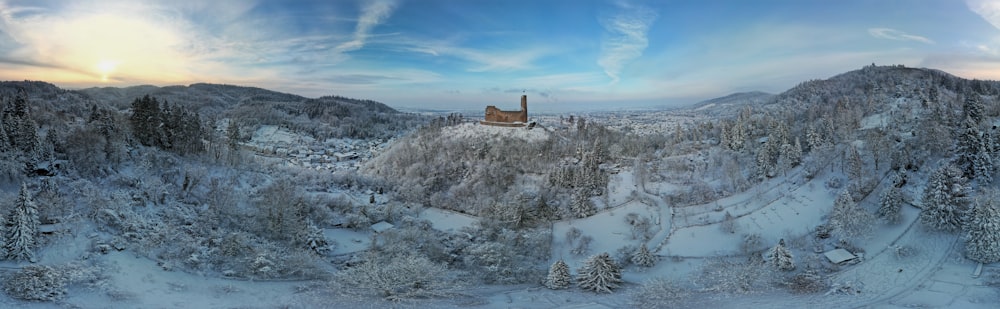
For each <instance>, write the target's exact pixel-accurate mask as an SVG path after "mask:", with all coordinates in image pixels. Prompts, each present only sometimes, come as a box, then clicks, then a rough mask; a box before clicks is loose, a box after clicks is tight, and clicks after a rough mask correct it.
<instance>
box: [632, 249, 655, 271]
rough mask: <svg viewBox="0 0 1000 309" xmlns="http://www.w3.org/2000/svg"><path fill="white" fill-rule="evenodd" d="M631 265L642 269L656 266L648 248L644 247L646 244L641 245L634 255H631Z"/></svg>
mask: <svg viewBox="0 0 1000 309" xmlns="http://www.w3.org/2000/svg"><path fill="white" fill-rule="evenodd" d="M632 264H635V265H639V266H642V267H653V265H656V257H654V256H653V254H652V253H650V252H649V248H647V247H646V244H643V245H642V246H640V247H639V250H636V251H635V253H633V254H632Z"/></svg>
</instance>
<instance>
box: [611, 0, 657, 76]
mask: <svg viewBox="0 0 1000 309" xmlns="http://www.w3.org/2000/svg"><path fill="white" fill-rule="evenodd" d="M616 4H617V6H618V8H619V11H618V12H617V13H616V14H614V15H613V16H611V17H609V18H604V19H601V21H600V22H601V25H602V26H603V27H604V30H605V32H606V37H605V39H604V40H603V41H602V42H601V55H600V58H599V59H598V60H597V64H598V65H600V66H601V68H603V69H604V74H607V75H608V77H610V78H611V83H612V84H615V83H618V81H619V80H621V72H622V69H624V67H625V65H627V64H629V63H630V62H632V61H633V60H635V59H636V58H639V57H641V56H642V53H643V51H645V50H646V47H647V46H649V39H648V38H647V36H646V35H647V32H649V27H650V26H651V25H652V24H653V22H654V21H655V20H656V17H657V14H656V12H655V11H653V10H652V9H650V8H647V7H645V6H639V5H631V4H628V3H624V2H619V3H616Z"/></svg>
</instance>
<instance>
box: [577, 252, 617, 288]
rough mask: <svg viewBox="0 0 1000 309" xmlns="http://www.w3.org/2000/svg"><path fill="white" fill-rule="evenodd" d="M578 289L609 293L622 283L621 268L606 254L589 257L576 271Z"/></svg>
mask: <svg viewBox="0 0 1000 309" xmlns="http://www.w3.org/2000/svg"><path fill="white" fill-rule="evenodd" d="M577 282H578V284H579V285H580V288H582V289H584V290H587V291H593V292H596V293H611V292H612V290H613V289H615V288H618V284H619V283H621V282H622V271H621V268H620V267H619V266H618V265H617V264H615V261H614V260H612V259H611V255H610V254H608V253H607V252H604V253H601V254H598V255H594V256H591V257H590V258H588V259H587V260H586V261H584V263H583V267H581V268H580V269H579V270H577Z"/></svg>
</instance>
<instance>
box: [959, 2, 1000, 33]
mask: <svg viewBox="0 0 1000 309" xmlns="http://www.w3.org/2000/svg"><path fill="white" fill-rule="evenodd" d="M965 4H966V5H967V6H968V7H969V10H972V12H973V13H976V14H978V15H979V16H981V17H982V18H983V19H985V20H986V21H987V22H989V23H990V24H991V25H993V27H996V28H997V29H1000V1H995V0H967V1H966V2H965Z"/></svg>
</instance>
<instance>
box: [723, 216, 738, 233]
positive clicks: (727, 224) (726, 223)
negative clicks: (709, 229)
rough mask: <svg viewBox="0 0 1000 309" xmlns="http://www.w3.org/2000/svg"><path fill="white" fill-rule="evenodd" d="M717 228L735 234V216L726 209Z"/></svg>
mask: <svg viewBox="0 0 1000 309" xmlns="http://www.w3.org/2000/svg"><path fill="white" fill-rule="evenodd" d="M719 229H721V230H722V231H723V232H725V233H729V234H736V218H735V217H733V215H732V214H731V213H729V211H726V216H725V217H723V218H722V222H720V223H719Z"/></svg>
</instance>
